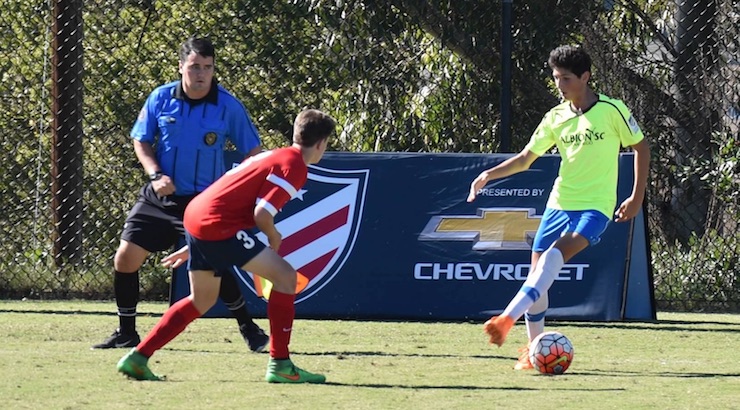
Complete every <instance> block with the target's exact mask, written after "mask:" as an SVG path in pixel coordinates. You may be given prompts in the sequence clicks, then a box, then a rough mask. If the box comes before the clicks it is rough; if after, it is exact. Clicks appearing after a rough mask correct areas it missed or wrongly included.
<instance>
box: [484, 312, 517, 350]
mask: <svg viewBox="0 0 740 410" xmlns="http://www.w3.org/2000/svg"><path fill="white" fill-rule="evenodd" d="M512 327H514V320H513V319H512V318H510V317H508V316H495V317H492V318H490V319H488V321H487V322H486V323H484V324H483V329H484V330H485V331H486V333H488V336H490V340H489V341H490V342H491V344H493V345H497V346H498V347H501V345H502V344H504V342H505V341H506V335H508V334H509V330H511V328H512Z"/></svg>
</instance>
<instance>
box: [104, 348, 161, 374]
mask: <svg viewBox="0 0 740 410" xmlns="http://www.w3.org/2000/svg"><path fill="white" fill-rule="evenodd" d="M148 361H149V359H148V358H147V357H144V355H142V354H141V353H139V352H137V351H136V348H134V349H131V351H130V352H128V354H126V356H123V357H122V358H121V360H119V361H118V365H117V366H116V367H117V368H118V371H119V372H121V373H123V374H125V375H126V376H128V377H130V378H132V379H136V380H151V381H160V380H164V376H159V375H156V374H154V373H152V371H151V370H149V366H147V362H148Z"/></svg>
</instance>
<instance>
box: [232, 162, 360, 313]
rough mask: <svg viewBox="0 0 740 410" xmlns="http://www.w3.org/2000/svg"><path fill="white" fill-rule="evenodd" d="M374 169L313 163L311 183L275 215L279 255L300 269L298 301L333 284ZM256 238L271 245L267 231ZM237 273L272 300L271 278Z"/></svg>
mask: <svg viewBox="0 0 740 410" xmlns="http://www.w3.org/2000/svg"><path fill="white" fill-rule="evenodd" d="M369 173H370V170H367V169H363V170H333V169H326V168H321V167H318V166H315V165H311V166H309V171H308V180H307V181H306V185H305V186H304V187H303V189H301V190H300V191H299V192H298V193H297V194H296V196H295V197H294V198H293V199H292V200H290V201H289V202H288V203H287V204H286V205H285V207H283V209H282V210H281V211H280V212H279V213H278V214H277V215H276V218H275V227H276V228H277V230H278V231H279V232H280V233H281V234H282V235H283V241H282V243H281V245H280V250H279V252H278V253H279V254H280V256H282V257H283V258H285V260H287V261H288V263H290V264H291V265H292V266H293V268H295V269H296V271H298V285H297V288H296V300H295V302H296V303H299V302H302V301H304V300H306V299H308V298H310V297H312V296H313V295H315V294H316V293H317V292H318V291H320V290H321V289H322V288H323V287H324V286H326V285H327V284H328V283H329V282H331V280H332V279H334V277H335V276H336V275H337V274H339V273H340V272H341V269H342V266H343V265H344V263H345V262H346V261H347V258H348V257H349V255H350V254H351V253H352V248H353V247H354V245H355V241H356V240H357V233H358V232H359V229H360V222H361V220H362V211H363V206H364V204H365V193H366V191H367V181H368V175H369ZM257 236H258V238H259V239H260V240H261V241H262V242H264V243H265V244H267V237H266V236H265V235H264V234H263V233H261V232H260V233H259V234H257ZM237 273H238V276H239V277H240V278H241V279H242V281H243V282H244V284H245V285H246V286H247V287H248V288H250V289H251V290H252V291H253V292H254V293H255V294H256V295H257V296H259V297H262V298H265V299H269V297H270V290H271V289H272V284H271V283H270V282H269V281H267V280H265V279H264V278H261V277H259V276H257V275H254V274H252V273H251V272H243V271H241V270H238V272H237Z"/></svg>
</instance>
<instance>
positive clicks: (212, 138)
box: [203, 132, 218, 145]
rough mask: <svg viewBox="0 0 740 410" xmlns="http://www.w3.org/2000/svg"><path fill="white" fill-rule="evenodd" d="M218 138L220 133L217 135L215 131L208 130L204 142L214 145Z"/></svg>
mask: <svg viewBox="0 0 740 410" xmlns="http://www.w3.org/2000/svg"><path fill="white" fill-rule="evenodd" d="M217 139H218V135H216V133H215V132H208V133H206V135H205V136H204V137H203V142H205V143H206V145H213V144H215V143H216V140H217Z"/></svg>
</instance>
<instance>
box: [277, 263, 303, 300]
mask: <svg viewBox="0 0 740 410" xmlns="http://www.w3.org/2000/svg"><path fill="white" fill-rule="evenodd" d="M297 277H298V275H297V274H296V271H295V269H293V268H288V269H281V270H280V272H278V273H277V275H276V280H275V282H274V283H273V286H274V289H275V290H276V291H278V292H280V293H286V294H289V295H292V294H294V293H295V287H296V283H297V281H298V280H297Z"/></svg>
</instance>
